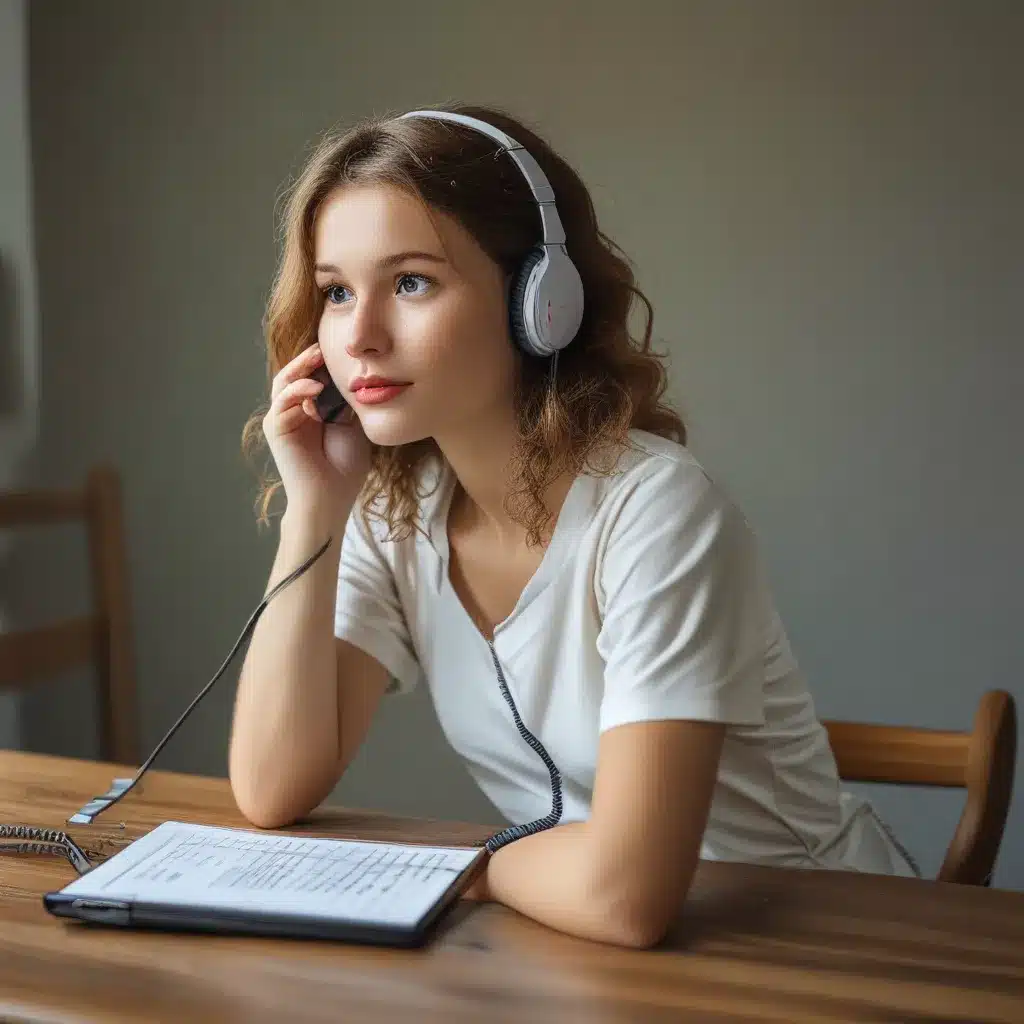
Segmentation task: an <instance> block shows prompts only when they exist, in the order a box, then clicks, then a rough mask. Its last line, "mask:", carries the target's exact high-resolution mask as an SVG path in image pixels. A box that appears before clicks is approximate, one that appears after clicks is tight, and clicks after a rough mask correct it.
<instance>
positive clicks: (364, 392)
mask: <svg viewBox="0 0 1024 1024" xmlns="http://www.w3.org/2000/svg"><path fill="white" fill-rule="evenodd" d="M409 386H410V385H409V384H408V382H406V381H396V380H390V379H389V378H387V377H357V378H356V379H355V380H354V381H352V384H351V391H352V397H353V398H354V399H355V401H356V402H358V403H359V404H360V405H380V404H381V403H383V402H390V401H391V400H392V399H393V398H397V397H398V396H399V395H400V394H402V392H403V391H405V389H406V388H407V387H409Z"/></svg>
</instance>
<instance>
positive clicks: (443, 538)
mask: <svg viewBox="0 0 1024 1024" xmlns="http://www.w3.org/2000/svg"><path fill="white" fill-rule="evenodd" d="M435 480H436V481H437V486H436V487H435V488H434V489H433V491H432V493H431V494H430V495H429V496H428V497H427V498H426V499H425V500H424V502H423V505H422V506H421V511H422V513H423V521H424V523H425V527H426V533H427V537H428V539H429V543H430V546H431V547H432V548H433V550H434V553H435V554H436V555H437V559H438V567H437V568H438V571H437V574H436V575H435V580H434V583H435V587H436V589H437V590H438V591H439V592H440V591H441V590H442V589H444V588H446V587H448V588H451V580H450V577H449V571H448V569H449V559H450V555H451V552H450V549H449V545H448V514H449V511H450V509H451V503H452V498H453V496H454V494H455V485H456V478H455V473H454V472H453V471H452V469H451V467H450V466H449V465H448V464H447V463H446V462H444V460H441V462H440V469H439V470H438V476H437V477H435ZM597 485H598V481H597V479H596V478H595V477H594V476H592V475H590V474H587V473H580V474H579V475H578V476H577V477H576V478H575V479H574V480H573V482H572V484H571V485H570V487H569V490H568V492H567V493H566V496H565V499H564V500H563V502H562V507H561V509H560V510H559V512H558V516H557V518H556V520H555V528H554V530H553V531H552V534H551V540H550V541H549V542H548V546H547V548H546V549H545V551H544V555H543V557H542V558H541V561H540V565H539V566H537V569H536V571H535V572H534V574H533V575H532V576H531V577H530V579H529V581H528V582H527V584H526V586H525V587H524V588H523V591H522V593H521V594H520V595H519V600H518V601H516V605H515V607H514V608H513V609H512V611H511V613H510V614H509V616H508V617H507V618H506V619H503V620H502V621H501V622H500V623H498V625H497V627H496V628H495V631H494V635H495V637H497V636H499V635H500V634H501V632H502V629H503V628H507V626H508V625H509V624H510V623H512V622H513V621H514V620H515V619H516V618H517V617H518V616H519V615H520V614H521V613H522V611H523V609H524V608H526V606H527V605H528V604H530V602H532V601H533V600H534V598H536V597H537V595H538V594H540V593H541V592H542V591H543V590H544V588H545V587H547V585H548V584H549V583H550V582H551V581H552V580H553V579H555V577H556V576H557V575H558V572H559V570H560V569H561V568H562V566H563V565H564V564H565V561H566V559H567V558H568V557H569V556H570V555H571V553H572V552H573V551H574V550H575V549H576V546H577V538H578V537H579V535H580V534H581V533H582V532H583V531H584V530H585V529H586V527H587V524H588V523H589V522H590V521H591V519H592V518H593V514H594V509H595V507H596V504H597ZM459 603H460V604H461V603H462V602H461V601H460V602H459Z"/></svg>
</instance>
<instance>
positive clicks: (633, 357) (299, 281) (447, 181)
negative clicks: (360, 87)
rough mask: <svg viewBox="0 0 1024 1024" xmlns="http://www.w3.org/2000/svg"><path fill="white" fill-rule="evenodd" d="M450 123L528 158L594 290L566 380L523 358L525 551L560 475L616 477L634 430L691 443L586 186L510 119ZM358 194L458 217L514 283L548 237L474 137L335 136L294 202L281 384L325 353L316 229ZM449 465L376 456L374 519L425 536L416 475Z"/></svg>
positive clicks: (273, 322) (427, 443)
mask: <svg viewBox="0 0 1024 1024" xmlns="http://www.w3.org/2000/svg"><path fill="white" fill-rule="evenodd" d="M445 109H446V110H451V111H454V112H457V113H461V114H466V115H468V116H470V117H474V118H477V119H479V120H482V121H485V122H487V123H488V124H491V125H493V126H495V127H496V128H500V129H501V130H502V131H504V132H506V133H507V134H509V135H510V136H512V137H513V138H514V139H516V140H517V141H518V142H519V143H520V144H522V145H523V146H525V147H526V149H527V150H528V151H529V153H530V154H531V155H532V156H533V158H534V159H535V160H536V161H537V163H538V164H539V165H540V167H541V169H542V170H543V171H544V173H545V175H547V178H548V181H549V182H550V183H551V186H552V188H553V190H554V193H555V197H556V201H557V204H558V212H559V216H560V217H561V220H562V224H563V226H564V228H565V235H566V248H567V250H568V253H569V256H570V257H571V258H572V260H573V262H574V263H575V264H576V267H577V269H578V270H579V274H580V277H581V279H582V282H583V291H584V313H583V322H582V324H581V326H580V329H579V332H578V333H577V335H576V337H575V338H574V339H573V341H572V343H571V344H570V345H569V346H568V347H567V348H566V349H564V350H563V351H562V352H561V354H560V355H559V358H558V363H557V373H556V374H555V375H554V376H553V377H552V375H551V374H550V373H549V362H550V361H549V360H547V359H538V358H535V357H531V356H527V355H525V354H522V355H521V358H520V367H521V369H520V374H519V384H518V388H517V391H516V394H515V396H514V401H515V409H516V414H517V420H518V425H519V437H518V441H517V444H516V448H515V451H514V453H513V458H512V464H511V465H510V466H509V467H508V470H509V479H510V488H509V494H508V496H507V500H506V510H507V512H508V514H509V515H510V516H511V517H512V518H513V520H514V521H516V522H519V523H520V524H521V525H523V526H524V527H525V528H526V531H527V539H528V543H530V544H538V543H541V541H542V538H543V536H544V535H545V533H546V532H547V531H548V529H549V528H550V526H551V525H553V516H552V513H551V511H550V510H549V509H548V508H547V507H546V505H545V502H544V499H543V495H544V493H545V490H546V488H547V487H548V486H549V485H550V484H551V483H552V482H553V481H554V480H555V479H557V478H558V477H559V476H560V475H561V474H563V473H565V472H570V473H572V474H573V475H576V474H579V473H581V472H584V471H586V472H593V473H607V472H608V471H609V468H608V467H609V464H608V462H607V461H606V459H605V458H604V457H603V456H606V455H607V454H608V453H609V452H611V451H616V450H618V451H621V450H623V449H625V448H627V447H629V446H630V442H629V436H628V433H629V430H630V429H631V428H638V429H641V430H644V431H648V432H650V433H652V434H658V435H660V436H662V437H667V438H673V439H675V440H677V441H679V442H680V443H685V442H686V429H685V426H684V424H683V421H682V419H681V418H680V416H679V415H678V414H677V413H676V412H675V411H673V410H672V409H671V408H669V407H668V406H667V405H665V404H664V403H663V402H662V396H663V394H664V391H665V388H666V384H667V381H666V373H665V368H664V365H663V362H662V357H661V356H660V355H659V354H657V353H655V352H654V351H653V350H652V348H651V327H652V321H653V310H652V308H651V304H650V302H649V300H648V299H647V297H646V296H645V295H644V294H643V292H642V291H641V290H640V289H639V288H638V287H637V285H636V283H635V279H634V274H633V270H632V268H631V266H630V263H629V261H628V259H627V258H626V257H625V255H624V253H623V252H622V250H621V249H620V248H619V247H618V246H617V245H616V244H615V243H614V242H613V241H611V239H609V238H608V237H607V235H605V234H604V232H602V231H601V229H600V228H599V227H598V224H597V216H596V214H595V211H594V205H593V201H592V200H591V197H590V193H589V191H588V190H587V187H586V185H584V183H583V181H582V180H581V178H580V176H579V175H578V174H577V173H576V171H574V170H573V168H572V167H570V166H569V164H568V163H567V162H566V161H565V160H563V159H562V158H561V157H560V156H558V154H557V153H555V152H554V151H553V150H552V149H551V147H550V146H549V145H548V144H547V143H546V142H545V141H544V140H543V139H541V138H540V137H539V136H538V135H537V134H536V133H535V132H533V131H532V130H531V129H530V128H529V127H528V126H527V125H525V124H523V123H522V122H521V121H519V120H516V119H515V118H513V117H511V116H510V115H509V114H507V113H505V112H504V111H501V110H496V109H492V108H486V107H481V106H468V105H457V106H453V107H445ZM347 184H361V185H365V184H382V185H389V186H393V187H397V188H400V189H403V190H404V191H406V192H408V193H409V194H412V195H414V196H418V197H419V198H420V199H421V200H422V201H424V202H425V203H426V204H427V206H428V208H433V209H435V210H440V211H442V212H444V213H446V214H448V215H450V216H452V217H454V218H455V219H456V220H457V221H458V222H459V223H460V224H461V225H462V226H463V227H464V228H465V229H466V230H467V231H468V232H469V233H470V234H471V235H472V236H473V238H474V239H475V240H476V242H477V244H479V245H480V247H481V248H482V249H483V250H484V251H485V252H486V253H487V254H488V255H489V256H490V257H491V258H492V259H493V260H494V261H495V263H497V264H498V265H499V266H500V267H501V268H502V269H503V270H504V272H505V273H506V274H509V275H511V274H513V273H515V271H516V270H517V269H518V268H519V266H520V265H521V263H522V261H523V259H524V257H525V256H526V254H527V253H528V252H529V251H530V249H531V248H533V247H534V246H535V245H536V244H537V242H538V241H539V239H540V238H541V237H542V232H541V224H540V215H539V212H538V209H537V204H536V202H535V200H534V198H533V195H532V193H531V191H530V188H529V186H528V185H527V183H526V181H525V179H524V178H523V176H522V174H521V173H520V171H519V170H518V168H517V167H516V166H515V165H514V164H513V162H512V160H511V159H510V158H509V157H508V156H507V155H506V154H505V153H504V152H503V150H501V149H500V148H499V147H498V146H497V144H496V143H494V142H493V141H491V140H490V139H488V138H487V137H485V136H483V135H481V134H480V133H478V132H476V131H474V130H473V129H471V128H467V127H463V126H462V125H460V124H457V123H452V122H442V121H437V120H433V119H423V118H410V119H400V118H395V117H391V116H386V117H374V118H370V119H367V120H364V121H362V122H360V123H359V124H357V125H355V126H354V127H352V128H350V129H349V130H347V131H345V132H343V133H340V134H336V133H329V134H328V135H326V136H325V137H324V138H323V140H322V141H321V142H320V143H319V145H318V146H317V147H316V149H315V151H314V152H313V154H312V156H311V157H310V158H309V160H308V162H307V163H306V166H305V168H304V169H303V170H302V172H301V173H300V175H299V176H298V178H297V179H296V181H295V182H294V184H293V185H292V186H291V188H290V189H289V190H288V193H287V197H286V198H287V205H286V209H285V215H284V221H283V225H282V228H283V231H282V234H283V251H282V255H281V261H280V265H279V268H278V272H277V275H276V278H275V281H274V287H273V291H272V293H271V296H270V301H269V304H268V308H267V314H266V318H265V333H266V342H267V354H268V378H269V379H270V380H272V379H273V377H274V375H275V374H276V373H277V372H278V371H279V370H280V369H281V368H282V367H283V366H285V365H286V364H287V363H288V362H290V361H291V360H292V359H293V358H294V357H295V356H296V355H298V353H299V352H300V351H301V350H302V349H304V348H306V347H307V346H309V345H310V344H312V343H313V342H314V341H315V340H316V337H317V325H318V322H319V319H320V315H321V312H322V303H323V296H322V294H321V293H320V291H319V289H318V288H317V287H316V284H315V281H314V271H313V264H314V252H313V226H314V223H315V219H316V216H317V213H318V211H319V209H320V207H321V205H322V204H323V202H324V201H325V200H326V199H327V197H328V196H329V195H330V194H331V193H332V192H333V191H334V190H335V189H336V188H338V187H339V186H344V185H347ZM635 302H638V303H639V304H641V305H642V307H643V311H644V314H645V320H646V322H645V324H644V327H643V332H642V334H641V335H640V336H639V337H634V335H633V334H632V333H631V330H630V325H629V319H630V314H631V312H632V310H633V308H634V303H635ZM510 343H511V342H510ZM262 415H263V413H262V412H258V413H256V414H254V415H253V417H252V418H251V419H250V420H249V422H248V423H247V424H246V428H245V432H244V434H243V447H244V449H245V450H246V451H247V452H250V453H251V452H252V451H253V449H255V448H256V446H257V445H258V444H259V443H260V442H261V441H262V440H263V436H262V429H261V421H262ZM439 454H440V453H439V452H438V448H437V446H436V444H435V443H434V441H433V440H432V439H430V438H427V439H424V440H422V441H417V442H415V443H411V444H403V445H398V446H395V447H382V446H377V445H375V446H374V448H373V456H372V468H371V470H370V474H369V476H368V478H367V482H366V486H365V488H364V491H363V494H364V500H363V505H362V509H363V514H364V515H376V516H379V517H381V518H383V519H384V520H385V521H386V522H387V524H388V528H389V531H390V534H391V535H392V536H400V535H404V534H406V533H407V532H408V531H409V530H410V529H413V528H415V527H416V525H417V524H416V519H417V513H418V508H419V498H420V496H421V495H420V492H419V486H418V483H417V481H418V479H419V474H418V472H417V471H418V469H419V467H420V465H421V464H422V463H423V462H424V460H426V459H428V458H430V457H431V456H438V455H439ZM613 461H614V460H613ZM279 486H280V482H279V481H275V480H273V479H271V478H269V477H264V479H263V481H262V487H261V492H260V498H259V502H258V504H259V506H260V509H261V514H262V518H263V519H264V520H265V519H266V515H267V509H268V507H269V503H270V500H271V498H272V497H273V494H274V492H275V491H276V490H277V489H278V487H279Z"/></svg>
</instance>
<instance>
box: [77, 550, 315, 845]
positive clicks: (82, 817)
mask: <svg viewBox="0 0 1024 1024" xmlns="http://www.w3.org/2000/svg"><path fill="white" fill-rule="evenodd" d="M331 540H332V538H331V537H328V538H327V540H326V541H325V542H324V544H323V546H322V547H321V548H320V549H319V550H318V551H317V552H316V553H315V554H313V555H310V557H309V558H307V559H306V561H305V562H303V563H302V565H300V566H299V567H298V568H297V569H294V570H292V572H290V573H289V574H288V575H287V576H285V578H284V579H283V580H281V581H280V582H279V583H277V584H276V585H275V586H274V587H273V588H272V589H271V590H270V591H269V592H268V593H267V594H266V595H265V596H264V598H263V600H262V601H260V603H259V604H258V605H257V606H256V610H255V611H254V612H253V613H252V615H250V616H249V621H248V622H247V623H246V624H245V627H244V628H243V629H242V632H241V633H240V634H239V636H238V639H237V640H236V641H235V645H234V646H233V647H232V648H231V651H230V652H229V654H228V656H227V657H226V658H225V659H224V663H223V664H222V665H221V667H220V668H219V669H217V672H216V674H215V675H214V677H213V678H212V679H211V680H210V681H209V682H208V683H207V684H206V685H205V686H204V687H203V688H202V689H201V690H200V691H199V693H198V694H196V696H195V698H194V699H193V700H192V703H191V704H189V706H188V707H187V708H185V710H184V711H183V712H182V714H181V717H179V719H178V720H177V721H176V722H175V723H174V725H172V726H171V728H170V729H169V730H168V731H167V735H165V736H164V738H163V739H162V740H161V741H160V742H159V743H158V744H157V745H156V748H155V749H154V751H153V753H152V754H150V755H149V757H147V758H146V760H145V761H143V762H142V764H141V765H140V766H139V770H138V771H137V772H136V773H135V775H134V776H133V777H132V778H131V780H130V781H128V782H127V784H125V780H123V779H115V781H114V784H113V786H112V787H111V789H110V790H109V791H108V792H107V793H106V794H105V795H104V796H100V797H94V798H93V800H91V801H90V802H89V803H88V804H86V805H85V807H83V808H82V809H81V810H80V811H78V812H77V813H76V814H74V815H72V816H71V817H70V818H69V819H68V821H69V822H70V823H73V824H76V825H91V824H92V822H93V819H94V818H96V816H97V815H99V814H102V813H103V812H104V811H105V810H107V809H108V808H109V807H112V806H113V805H114V804H116V803H117V802H118V801H119V800H120V799H121V798H122V797H123V796H125V794H127V793H130V792H131V790H132V789H134V788H135V785H136V783H138V781H139V779H141V778H142V776H143V775H144V774H145V773H146V771H148V770H149V767H150V765H152V763H153V761H154V760H156V757H157V755H158V754H159V753H160V751H161V750H163V748H164V747H165V746H166V745H167V743H168V741H169V740H170V739H171V737H172V736H173V735H174V734H175V733H176V732H177V731H178V728H179V727H180V726H181V724H182V722H184V721H185V719H186V718H188V716H189V715H190V714H191V713H192V711H193V709H194V708H195V706H196V705H197V704H198V703H199V702H200V701H201V700H202V699H203V697H205V696H206V695H207V693H209V692H210V689H211V688H212V687H213V684H214V683H216V682H217V680H218V679H220V677H221V676H222V675H223V674H224V671H225V669H227V667H228V665H230V664H231V661H232V659H233V658H234V657H235V655H236V654H237V653H238V649H239V648H240V647H241V646H242V644H243V643H245V642H246V641H248V640H249V639H250V638H251V636H252V634H253V631H254V630H255V629H256V623H257V622H258V621H259V618H260V616H261V615H262V614H263V612H264V610H265V609H266V607H267V605H268V604H269V603H270V601H271V600H273V598H274V597H275V596H276V595H277V594H278V593H279V592H280V591H281V590H283V589H284V588H285V587H286V586H288V584H289V583H291V582H293V581H294V580H297V579H298V578H299V577H300V576H301V575H302V574H303V573H304V572H305V571H306V570H307V569H309V568H310V566H312V565H313V563H314V562H316V560H317V559H318V558H320V556H321V555H323V553H324V552H325V551H326V550H327V549H328V548H329V547H330V546H331ZM93 806H95V807H96V809H95V810H93V811H89V810H87V808H90V807H93Z"/></svg>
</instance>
